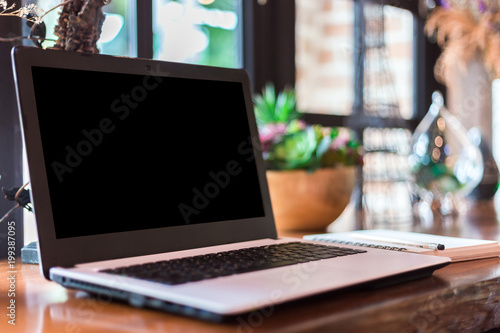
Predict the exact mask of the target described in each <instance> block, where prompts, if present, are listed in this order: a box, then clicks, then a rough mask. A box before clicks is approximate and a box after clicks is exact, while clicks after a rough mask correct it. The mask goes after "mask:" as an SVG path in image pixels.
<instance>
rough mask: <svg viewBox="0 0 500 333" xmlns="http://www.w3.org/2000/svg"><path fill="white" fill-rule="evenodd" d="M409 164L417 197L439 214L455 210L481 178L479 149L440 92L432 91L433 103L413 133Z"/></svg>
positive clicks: (481, 163)
mask: <svg viewBox="0 0 500 333" xmlns="http://www.w3.org/2000/svg"><path fill="white" fill-rule="evenodd" d="M409 164H410V168H411V171H412V173H413V175H414V178H415V183H416V185H417V189H418V196H419V197H420V198H421V199H422V200H424V201H426V202H427V203H429V204H430V206H431V208H432V209H433V211H435V212H438V213H440V214H442V215H449V214H453V213H456V212H458V211H457V209H456V202H457V200H458V199H461V198H463V197H465V196H466V195H467V194H469V193H470V192H471V191H472V190H473V189H474V188H475V187H476V186H477V185H478V184H479V182H480V181H481V179H482V175H483V159H482V156H481V152H480V151H479V149H478V147H477V146H476V145H474V144H473V143H472V142H471V140H470V138H469V136H468V135H467V130H466V129H465V128H464V127H463V126H462V125H461V124H460V122H459V121H458V120H457V118H455V117H454V116H453V115H452V114H451V113H450V112H449V111H448V110H447V109H446V107H445V105H444V100H443V96H442V95H441V93H439V92H435V93H433V95H432V105H431V106H430V108H429V111H428V113H427V114H426V115H425V117H424V118H423V119H422V121H421V122H420V124H419V125H418V126H417V128H416V130H415V132H414V134H413V136H412V153H411V155H410V158H409Z"/></svg>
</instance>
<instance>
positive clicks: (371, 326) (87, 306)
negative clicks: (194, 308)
mask: <svg viewBox="0 0 500 333" xmlns="http://www.w3.org/2000/svg"><path fill="white" fill-rule="evenodd" d="M415 229H417V230H418V231H428V232H434V233H439V234H444V235H452V236H464V237H470V238H482V239H496V240H499V239H500V238H499V237H500V229H499V224H498V217H497V214H496V211H495V209H494V208H493V207H492V206H491V205H483V206H481V205H480V206H479V207H475V208H474V209H471V210H470V211H469V212H468V213H467V214H464V215H460V216H458V217H455V218H453V219H451V220H447V221H440V222H434V223H433V224H432V225H429V226H427V227H426V226H425V225H419V226H416V227H415ZM304 233H308V232H297V233H293V232H284V231H282V232H280V234H281V235H286V236H301V235H303V234H304ZM12 275H14V277H15V279H9V278H11V277H12ZM13 280H14V282H15V283H14V285H13V284H12V282H13ZM9 290H14V292H15V295H9ZM12 299H13V300H15V310H14V311H12V308H11V309H10V310H9V309H8V308H7V307H8V306H9V304H10V303H9V302H11V300H12ZM0 313H1V316H0V332H30V333H36V332H182V333H184V332H264V331H265V332H311V331H315V332H321V331H324V332H337V331H338V332H426V331H436V332H461V331H463V332H471V331H474V332H480V331H485V330H489V329H491V328H493V327H500V258H492V259H482V260H474V261H468V262H463V263H452V264H450V265H449V266H447V267H445V268H442V269H440V270H438V271H436V272H435V273H434V274H433V276H431V277H429V278H424V279H420V280H416V281H411V282H407V283H402V284H398V285H395V286H390V287H385V288H382V289H377V290H364V291H349V292H340V293H338V292H337V293H330V294H325V295H320V296H316V297H312V298H308V299H303V300H300V301H296V302H293V303H288V304H284V305H279V306H275V307H272V308H266V309H262V310H259V311H256V312H254V313H251V314H245V315H241V316H239V317H237V318H236V319H235V320H234V321H230V322H227V323H222V324H215V323H210V322H205V321H201V320H196V319H191V318H186V317H181V316H177V315H172V314H168V313H163V312H159V311H155V310H148V309H138V308H134V307H131V306H129V305H127V304H122V303H116V302H111V301H110V300H109V299H103V298H97V299H95V298H92V297H89V296H88V295H86V294H85V293H82V292H77V291H73V290H67V289H65V288H63V287H61V286H59V285H57V284H55V283H53V282H50V281H47V280H45V279H44V278H43V277H41V275H40V272H39V267H38V266H37V265H28V264H22V263H20V259H18V261H17V262H16V264H15V273H11V269H10V268H9V267H8V265H7V262H6V261H1V262H0ZM9 314H10V315H11V316H10V317H9ZM12 314H14V315H15V317H13V316H12ZM13 318H15V325H12V324H11V323H9V321H11V320H12V319H13Z"/></svg>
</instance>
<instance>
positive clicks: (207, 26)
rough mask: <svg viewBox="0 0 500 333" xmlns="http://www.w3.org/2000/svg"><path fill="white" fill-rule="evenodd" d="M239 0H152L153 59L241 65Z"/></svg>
mask: <svg viewBox="0 0 500 333" xmlns="http://www.w3.org/2000/svg"><path fill="white" fill-rule="evenodd" d="M241 1H242V0H215V1H214V0H211V1H210V0H181V1H172V0H155V1H154V6H153V55H154V58H155V59H160V60H170V61H180V62H188V63H195V64H203V65H210V66H219V67H231V68H239V67H242V64H243V61H242V51H241V45H242V41H241V36H242V30H241V29H242V24H241V16H242V13H241V7H242V6H241Z"/></svg>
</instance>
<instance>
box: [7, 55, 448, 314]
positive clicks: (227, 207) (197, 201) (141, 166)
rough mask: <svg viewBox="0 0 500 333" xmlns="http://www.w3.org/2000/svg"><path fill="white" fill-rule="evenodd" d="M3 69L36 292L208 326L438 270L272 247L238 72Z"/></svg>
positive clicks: (426, 261)
mask: <svg viewBox="0 0 500 333" xmlns="http://www.w3.org/2000/svg"><path fill="white" fill-rule="evenodd" d="M12 58H13V66H14V73H15V80H16V85H17V94H18V102H19V110H20V117H21V121H22V130H23V137H24V141H25V146H26V152H27V158H28V165H29V172H30V181H31V195H32V202H33V204H34V212H35V217H36V221H37V229H38V237H39V256H40V263H41V270H42V273H43V275H44V276H45V277H46V278H47V279H50V280H53V281H56V282H58V283H60V284H62V285H63V286H66V287H68V288H76V289H81V290H85V291H88V292H90V293H94V294H101V295H106V297H110V296H112V297H114V298H117V299H121V300H125V301H128V302H130V303H131V304H133V305H135V306H141V307H142V306H144V307H153V308H159V309H164V310H168V311H173V312H179V313H184V314H188V315H195V316H198V317H201V318H206V319H211V320H220V319H224V318H226V317H234V316H238V315H241V314H244V313H248V312H250V311H253V310H255V309H261V308H264V307H269V306H274V305H276V304H280V303H283V302H287V301H291V300H296V299H299V298H302V297H306V296H311V295H316V294H319V293H324V292H328V291H334V290H340V289H344V288H349V287H353V286H365V285H385V284H387V283H395V282H400V281H406V280H410V279H415V278H421V277H424V276H429V275H431V274H432V273H433V271H434V270H435V269H438V268H441V267H443V266H445V265H447V264H448V263H449V259H447V258H442V257H434V256H425V255H417V254H408V253H395V252H393V251H384V250H377V249H365V248H356V247H354V246H345V247H344V249H337V248H334V247H333V246H331V245H326V244H322V243H318V242H312V241H305V240H302V239H288V238H286V239H285V238H278V237H277V233H276V229H275V225H274V220H273V214H272V209H271V202H270V198H269V193H268V188H267V182H266V174H265V169H264V166H263V161H262V156H261V152H260V150H259V142H258V132H257V127H256V122H255V118H254V114H253V104H252V93H251V89H250V83H249V79H248V76H247V74H246V72H245V71H244V70H241V69H227V68H215V67H205V66H197V65H189V64H180V63H171V62H160V61H153V60H146V59H133V58H123V57H113V56H105V55H97V54H93V55H90V54H83V53H72V52H66V51H53V50H41V49H37V48H29V47H17V48H14V49H13V52H12ZM285 243H286V245H283V244H285ZM243 248H246V249H247V250H241V249H243ZM248 248H249V249H248ZM261 251H264V252H265V253H266V254H261ZM241 253H244V255H241ZM269 253H271V254H269ZM221 256H222V257H223V258H224V259H222V262H223V263H224V265H225V264H226V262H228V263H227V265H229V266H228V267H230V268H226V266H224V265H223V264H222V263H221V259H220V257H221ZM238 256H239V258H240V259H238ZM185 257H190V258H188V259H186V258H185ZM229 257H231V258H232V259H231V258H230V259H228V258H229ZM181 258H182V260H181ZM217 258H219V259H217ZM234 258H236V259H234ZM241 258H243V259H241ZM174 259H178V260H174ZM234 260H241V263H236V264H234V262H233V261H234ZM229 261H231V263H229ZM186 262H188V263H186ZM159 265H161V266H162V267H166V268H164V269H163V270H161V269H160V270H158V266H159ZM179 265H180V266H179ZM231 265H232V266H231ZM259 265H260V266H259ZM223 266H224V267H223ZM186 275H187V276H186ZM193 276H194V277H193Z"/></svg>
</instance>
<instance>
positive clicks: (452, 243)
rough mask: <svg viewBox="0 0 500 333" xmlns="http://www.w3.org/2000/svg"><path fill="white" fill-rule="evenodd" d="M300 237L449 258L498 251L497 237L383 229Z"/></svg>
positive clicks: (482, 255)
mask: <svg viewBox="0 0 500 333" xmlns="http://www.w3.org/2000/svg"><path fill="white" fill-rule="evenodd" d="M304 239H307V240H315V241H324V242H328V243H338V244H349V245H355V246H363V247H372V248H379V249H385V250H392V251H402V252H412V253H420V254H428V255H436V256H442V257H449V258H450V259H451V260H452V261H453V262H456V261H465V260H473V259H481V258H491V257H498V256H499V255H500V246H499V243H498V242H497V241H492V240H480V239H470V238H461V237H448V236H438V235H431V234H423V233H416V232H407V231H396V230H384V229H371V230H356V231H351V232H335V233H325V234H316V235H307V236H304ZM424 244H428V245H430V246H429V247H427V246H425V245H424ZM433 244H440V245H443V246H444V249H443V250H438V249H437V248H434V247H433V246H432V245H433Z"/></svg>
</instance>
